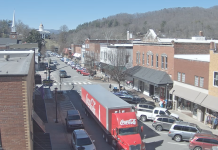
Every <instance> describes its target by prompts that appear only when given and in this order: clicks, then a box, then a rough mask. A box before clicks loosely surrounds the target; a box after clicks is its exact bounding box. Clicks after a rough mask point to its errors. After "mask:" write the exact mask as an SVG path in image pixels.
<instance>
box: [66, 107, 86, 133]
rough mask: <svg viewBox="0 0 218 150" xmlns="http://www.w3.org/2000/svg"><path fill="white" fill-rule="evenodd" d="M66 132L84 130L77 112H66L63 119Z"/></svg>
mask: <svg viewBox="0 0 218 150" xmlns="http://www.w3.org/2000/svg"><path fill="white" fill-rule="evenodd" d="M65 121H66V128H67V131H68V132H69V131H73V130H75V129H84V126H83V121H82V118H81V116H80V113H79V111H78V110H68V111H67V117H66V118H65Z"/></svg>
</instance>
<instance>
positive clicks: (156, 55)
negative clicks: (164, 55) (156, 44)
mask: <svg viewBox="0 0 218 150" xmlns="http://www.w3.org/2000/svg"><path fill="white" fill-rule="evenodd" d="M156 67H157V68H158V54H157V55H156Z"/></svg>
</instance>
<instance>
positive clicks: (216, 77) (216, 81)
mask: <svg viewBox="0 0 218 150" xmlns="http://www.w3.org/2000/svg"><path fill="white" fill-rule="evenodd" d="M213 78H214V83H213V84H214V86H218V72H214V76H213Z"/></svg>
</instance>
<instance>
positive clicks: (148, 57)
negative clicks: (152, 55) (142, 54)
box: [147, 54, 149, 65]
mask: <svg viewBox="0 0 218 150" xmlns="http://www.w3.org/2000/svg"><path fill="white" fill-rule="evenodd" d="M147 65H149V55H148V54H147Z"/></svg>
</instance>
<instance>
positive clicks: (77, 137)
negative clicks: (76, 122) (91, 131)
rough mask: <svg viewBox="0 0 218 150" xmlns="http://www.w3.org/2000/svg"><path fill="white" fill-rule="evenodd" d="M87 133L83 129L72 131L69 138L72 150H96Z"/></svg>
mask: <svg viewBox="0 0 218 150" xmlns="http://www.w3.org/2000/svg"><path fill="white" fill-rule="evenodd" d="M93 142H94V140H93V141H92V140H91V138H90V137H89V135H88V133H87V132H86V131H85V130H84V129H78V130H74V131H73V133H72V136H71V144H72V147H73V149H74V150H82V149H83V150H96V148H95V145H94V143H93Z"/></svg>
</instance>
